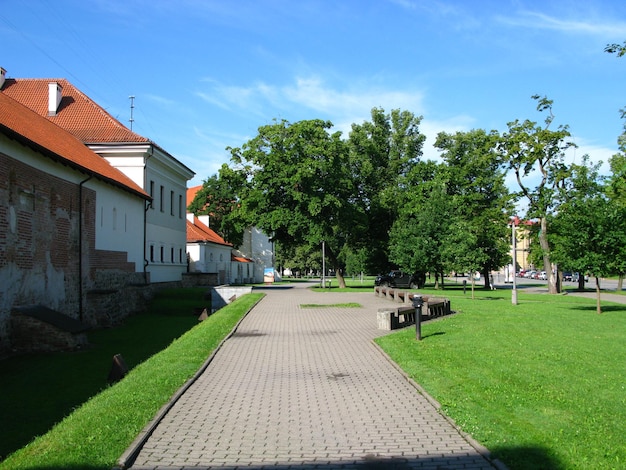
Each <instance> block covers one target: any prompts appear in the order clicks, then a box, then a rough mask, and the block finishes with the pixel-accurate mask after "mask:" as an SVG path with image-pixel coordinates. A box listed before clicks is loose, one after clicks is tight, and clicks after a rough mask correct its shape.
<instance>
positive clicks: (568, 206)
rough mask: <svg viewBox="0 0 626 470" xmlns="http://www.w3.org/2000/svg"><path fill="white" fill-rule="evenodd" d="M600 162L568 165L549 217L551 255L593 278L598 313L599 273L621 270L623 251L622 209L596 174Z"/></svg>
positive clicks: (624, 223)
mask: <svg viewBox="0 0 626 470" xmlns="http://www.w3.org/2000/svg"><path fill="white" fill-rule="evenodd" d="M599 166H600V164H597V165H595V166H592V165H590V164H589V159H588V157H587V156H585V157H584V159H583V164H581V165H572V168H571V170H572V174H571V178H569V181H568V182H567V185H566V186H565V187H564V189H563V193H562V195H561V197H562V198H563V199H564V201H563V202H562V203H561V205H560V207H559V212H558V214H556V216H555V217H554V221H553V228H554V234H553V240H554V245H555V252H554V255H555V258H556V259H560V260H561V261H562V262H563V263H569V266H571V267H577V268H578V270H579V271H580V272H581V275H582V274H583V273H586V272H588V273H591V274H592V275H594V277H595V280H596V304H597V307H596V310H597V312H598V313H601V312H602V310H601V305H600V280H599V278H600V277H602V276H607V275H612V274H616V273H618V272H623V270H624V260H625V255H626V210H625V208H624V207H623V206H620V205H619V204H617V203H615V201H611V200H610V199H609V198H608V197H607V194H606V192H605V187H604V185H603V184H602V179H601V178H600V177H599V176H598V168H599Z"/></svg>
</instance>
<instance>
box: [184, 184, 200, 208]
mask: <svg viewBox="0 0 626 470" xmlns="http://www.w3.org/2000/svg"><path fill="white" fill-rule="evenodd" d="M202 186H203V185H198V186H194V187H193V188H187V207H189V204H191V203H192V202H193V200H194V198H195V197H196V193H197V192H198V191H200V190H201V189H202Z"/></svg>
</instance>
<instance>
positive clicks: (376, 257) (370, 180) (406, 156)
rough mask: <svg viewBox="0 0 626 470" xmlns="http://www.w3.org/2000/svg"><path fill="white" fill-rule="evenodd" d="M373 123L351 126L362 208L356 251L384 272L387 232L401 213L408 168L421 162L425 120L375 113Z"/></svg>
mask: <svg viewBox="0 0 626 470" xmlns="http://www.w3.org/2000/svg"><path fill="white" fill-rule="evenodd" d="M371 117H372V119H371V122H363V123H362V124H359V125H357V124H353V125H352V130H351V132H350V135H349V139H348V147H349V155H350V159H349V168H350V173H351V177H352V181H353V188H354V193H353V194H352V195H351V198H350V203H351V204H353V205H354V206H355V207H358V208H359V210H358V213H359V214H360V215H361V218H360V219H358V220H355V226H354V236H353V237H352V239H351V246H352V248H353V250H352V251H360V250H365V251H366V252H367V253H368V263H367V264H368V267H369V268H370V270H372V271H373V272H385V271H387V270H388V269H389V268H390V266H389V258H388V250H387V247H388V244H389V231H390V229H391V227H392V225H393V223H394V221H395V220H396V219H397V217H398V214H399V206H400V205H399V199H400V196H399V193H400V191H401V188H402V187H403V186H405V180H406V176H407V174H408V172H409V171H410V169H411V168H412V167H413V166H414V165H415V164H417V162H419V158H420V156H421V155H422V148H423V145H424V141H425V136H424V135H423V134H422V133H421V132H420V130H419V125H420V123H421V119H422V118H421V117H416V116H414V115H413V114H412V113H410V112H408V111H400V110H398V109H394V110H392V111H391V113H390V114H385V112H384V111H383V110H382V109H379V108H374V109H372V112H371Z"/></svg>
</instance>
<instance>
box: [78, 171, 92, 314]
mask: <svg viewBox="0 0 626 470" xmlns="http://www.w3.org/2000/svg"><path fill="white" fill-rule="evenodd" d="M91 178H93V175H89V177H87V179H85V180H83V181H81V182H80V183H79V184H78V318H79V320H80V321H81V322H82V321H83V185H84V184H85V183H86V182H87V181H89V180H90V179H91Z"/></svg>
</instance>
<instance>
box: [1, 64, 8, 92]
mask: <svg viewBox="0 0 626 470" xmlns="http://www.w3.org/2000/svg"><path fill="white" fill-rule="evenodd" d="M6 76H7V71H6V70H4V69H3V68H2V67H0V90H1V89H2V85H4V80H5V79H6Z"/></svg>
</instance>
